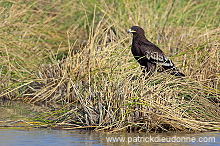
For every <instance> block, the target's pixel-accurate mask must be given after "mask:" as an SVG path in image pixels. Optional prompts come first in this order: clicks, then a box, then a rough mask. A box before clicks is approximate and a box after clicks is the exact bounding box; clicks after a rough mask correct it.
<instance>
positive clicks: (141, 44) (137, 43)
mask: <svg viewBox="0 0 220 146" xmlns="http://www.w3.org/2000/svg"><path fill="white" fill-rule="evenodd" d="M128 33H132V34H133V40H132V47H131V52H132V54H133V55H134V58H135V59H136V60H137V61H138V62H139V63H140V65H141V66H142V67H143V68H144V69H143V72H144V73H145V72H147V73H148V75H152V74H153V73H154V72H155V71H156V69H157V65H160V66H162V69H163V70H165V71H168V72H169V73H170V74H172V75H175V76H183V77H184V76H185V75H184V74H183V73H180V72H179V71H178V69H177V68H176V67H175V65H174V64H173V62H172V61H171V60H170V59H169V58H167V57H166V55H165V54H164V53H163V51H162V50H161V49H160V48H159V47H157V46H156V45H155V44H153V43H151V42H150V41H149V40H147V38H146V37H145V32H144V30H143V29H142V28H141V27H139V26H132V27H131V28H130V29H129V30H128Z"/></svg>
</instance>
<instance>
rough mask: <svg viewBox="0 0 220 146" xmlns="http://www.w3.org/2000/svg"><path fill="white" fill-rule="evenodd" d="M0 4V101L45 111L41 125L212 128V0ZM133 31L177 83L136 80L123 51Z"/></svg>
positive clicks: (162, 76) (218, 94)
mask: <svg viewBox="0 0 220 146" xmlns="http://www.w3.org/2000/svg"><path fill="white" fill-rule="evenodd" d="M0 3H1V5H0V6H1V7H2V8H3V9H2V11H1V13H2V15H1V17H0V19H1V20H2V22H4V23H2V24H1V26H0V27H1V28H2V30H3V31H2V32H1V35H2V38H1V40H0V43H1V44H3V45H2V46H1V47H0V55H1V66H0V81H1V83H0V87H1V89H0V98H3V99H5V100H22V101H24V102H27V103H30V104H37V105H42V106H45V105H46V106H47V107H49V108H50V109H51V111H50V112H46V113H44V114H42V115H39V116H38V117H36V119H35V120H38V121H41V122H44V123H45V125H44V126H47V127H48V126H51V127H54V128H65V129H77V128H85V129H93V130H97V131H111V132H117V131H128V132H131V131H139V132H142V131H143V132H162V131H166V132H167V131H186V132H188V131H209V130H219V129H220V115H219V113H220V112H219V102H220V85H219V76H220V74H219V15H218V14H219V7H218V6H219V2H218V1H217V0H213V1H212V2H210V1H205V0H204V2H203V3H202V2H201V3H200V2H197V1H181V2H179V1H172V0H171V1H169V2H164V1H152V2H149V3H146V2H145V1H139V2H136V1H133V0H129V1H124V0H122V1H117V2H107V1H92V0H89V1H86V0H82V1H65V0H64V1H58V0H54V1H40V0H39V1H32V0H30V1H27V2H23V1H17V2H13V1H7V0H6V1H4V2H0ZM43 6H44V7H43ZM211 6H212V8H213V9H212V10H210V9H207V8H208V7H211ZM132 25H140V26H142V27H143V28H144V29H145V30H146V33H147V34H146V35H147V37H148V38H149V40H151V41H152V42H154V43H155V44H158V45H159V46H160V47H161V49H162V50H164V52H165V53H166V54H168V56H171V57H170V58H172V60H173V62H174V63H175V64H176V65H177V66H178V68H179V69H180V70H181V71H182V72H183V73H184V74H186V77H184V78H178V77H175V76H171V75H169V74H166V73H155V74H154V75H152V76H150V77H149V76H144V75H143V74H142V72H141V70H140V66H139V64H138V63H137V62H136V61H135V60H134V58H133V56H132V54H131V52H130V46H131V37H132V36H130V35H128V34H127V33H126V30H127V29H128V28H129V27H131V26H132Z"/></svg>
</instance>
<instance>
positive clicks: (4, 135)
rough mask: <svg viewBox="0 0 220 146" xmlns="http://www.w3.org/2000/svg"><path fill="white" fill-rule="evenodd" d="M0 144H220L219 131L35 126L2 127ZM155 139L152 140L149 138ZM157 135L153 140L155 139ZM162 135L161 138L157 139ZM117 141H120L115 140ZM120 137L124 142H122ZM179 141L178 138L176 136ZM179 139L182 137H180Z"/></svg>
mask: <svg viewBox="0 0 220 146" xmlns="http://www.w3.org/2000/svg"><path fill="white" fill-rule="evenodd" d="M0 131H1V132H0V144H1V145H3V146H4V145H6V146H7V145H24V146H25V145H27V146H35V145H36V146H41V145H42V146H43V145H53V146H60V145H62V146H71V145H94V146H100V145H120V146H127V145H161V144H162V143H160V142H158V141H157V140H159V139H160V140H161V138H163V137H164V138H169V137H170V138H173V140H174V138H184V137H185V138H186V137H188V138H195V139H196V140H197V142H185V143H174V142H169V143H163V145H177V144H178V145H185V144H192V145H201V144H203V145H220V133H199V134H170V135H167V134H145V133H111V134H110V133H104V132H89V131H84V130H82V131H80V130H77V131H76V130H48V129H32V130H16V129H1V130H0ZM149 137H151V140H154V142H156V143H152V142H149V141H146V140H150V139H149ZM210 137H214V138H215V139H214V140H215V142H214V141H213V142H211V141H210V142H206V143H205V142H203V143H199V142H198V140H199V138H200V140H202V138H203V140H208V138H210ZM153 138H154V139H153ZM158 138H159V139H158ZM116 140H118V141H117V142H116ZM120 140H121V142H119V141H120ZM176 140H177V141H178V139H176ZM179 140H180V139H179Z"/></svg>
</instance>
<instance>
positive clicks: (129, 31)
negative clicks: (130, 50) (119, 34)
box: [128, 29, 136, 33]
mask: <svg viewBox="0 0 220 146" xmlns="http://www.w3.org/2000/svg"><path fill="white" fill-rule="evenodd" d="M132 32H136V31H134V30H132V29H129V30H128V33H132Z"/></svg>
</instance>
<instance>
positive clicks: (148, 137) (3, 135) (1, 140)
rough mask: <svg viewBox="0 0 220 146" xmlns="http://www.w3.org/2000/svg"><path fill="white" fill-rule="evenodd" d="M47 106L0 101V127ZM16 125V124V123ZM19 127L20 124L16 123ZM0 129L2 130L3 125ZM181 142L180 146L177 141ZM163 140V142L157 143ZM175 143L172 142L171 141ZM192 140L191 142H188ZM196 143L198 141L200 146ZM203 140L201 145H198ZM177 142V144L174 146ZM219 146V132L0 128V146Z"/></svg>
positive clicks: (42, 110) (31, 114)
mask: <svg viewBox="0 0 220 146" xmlns="http://www.w3.org/2000/svg"><path fill="white" fill-rule="evenodd" d="M47 110H48V109H47V107H44V108H43V107H42V106H39V107H38V106H32V105H28V104H24V103H21V102H0V113H1V114H0V121H1V123H0V126H1V124H2V125H4V124H5V123H4V121H8V120H21V121H22V119H26V118H27V117H29V118H30V117H34V116H35V115H38V114H39V113H41V112H45V111H47ZM18 124H20V123H18ZM20 126H21V124H20ZM3 128H5V127H4V126H3ZM181 140H182V141H184V140H185V142H184V143H180V141H181ZM162 141H167V142H166V143H164V142H163V143H161V142H162ZM175 141H176V142H175ZM192 141H195V142H192ZM198 141H201V142H200V143H199V142H198ZM202 141H203V142H202ZM177 142H178V143H177ZM161 144H162V145H169V146H170V145H186V144H188V145H189V144H190V145H201V144H202V145H220V133H219V132H216V133H199V134H180V133H179V134H177V133H166V134H152V133H151V134H147V133H107V132H91V131H85V130H77V131H76V130H49V129H29V130H25V129H22V130H21V129H20V130H17V129H0V145H1V146H8V145H9V146H11V145H22V146H35V145H36V146H41V145H42V146H45V145H52V146H60V145H61V146H72V145H94V146H100V145H118V146H127V145H143V146H145V145H161Z"/></svg>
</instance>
